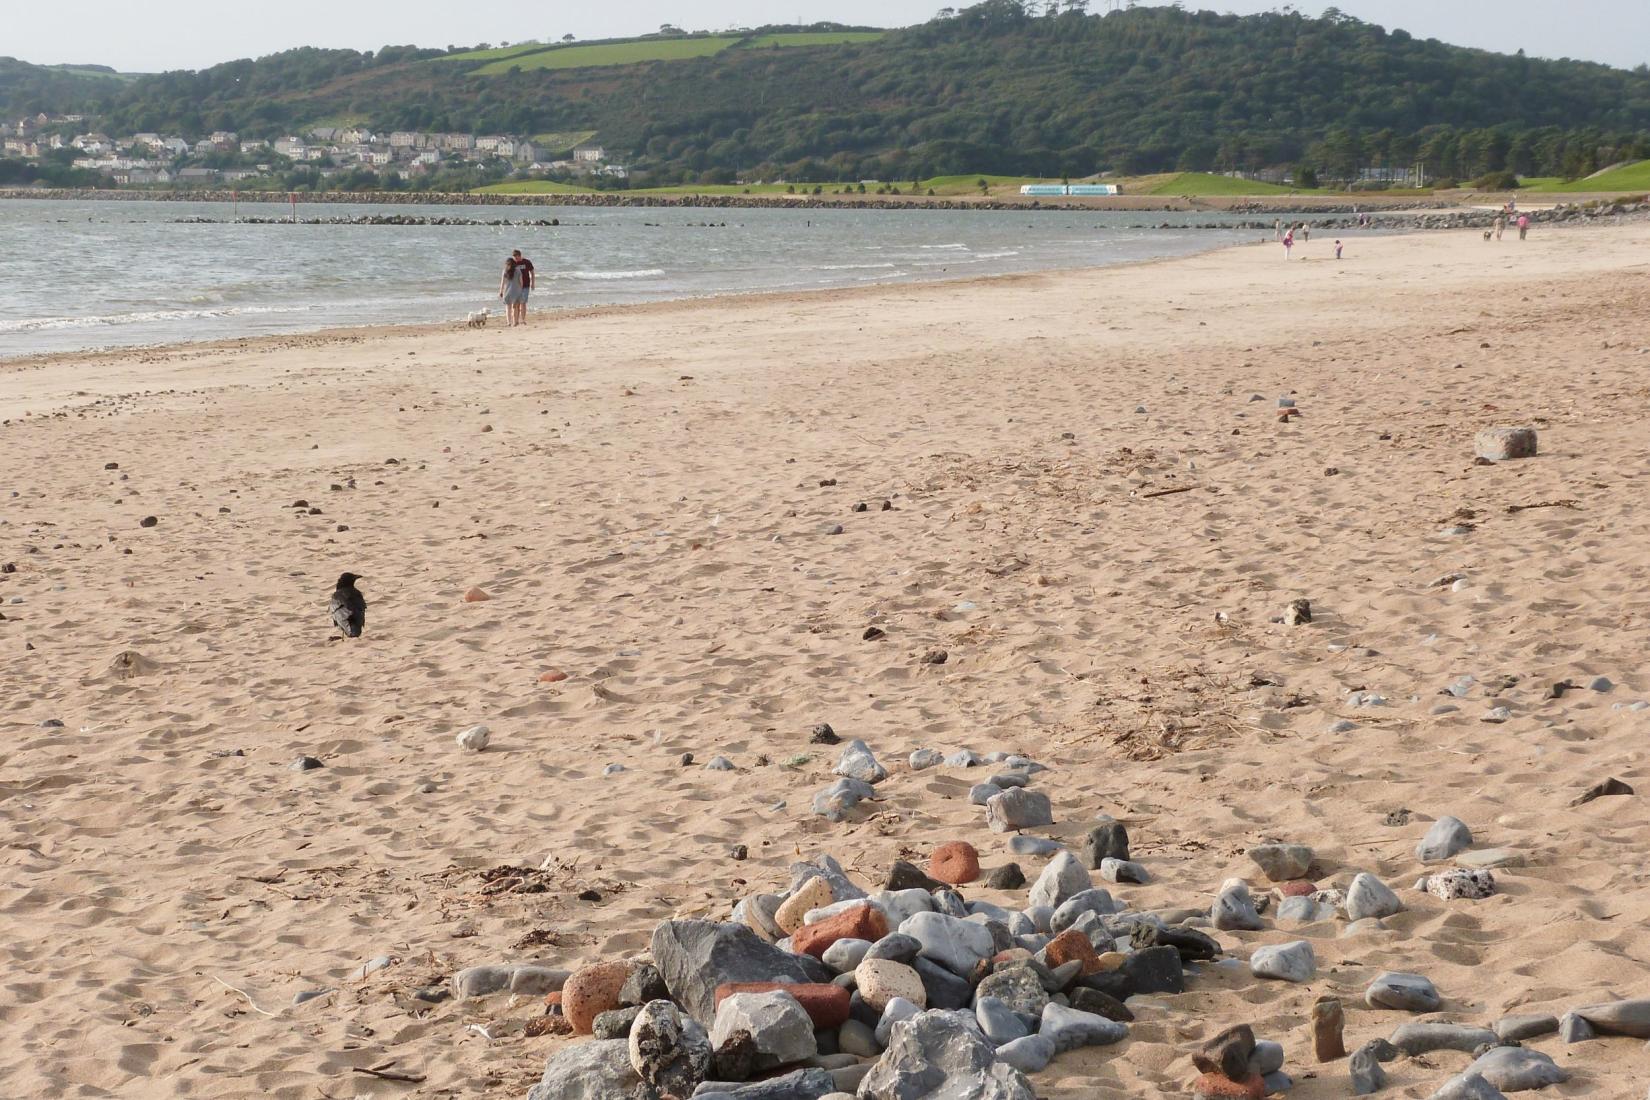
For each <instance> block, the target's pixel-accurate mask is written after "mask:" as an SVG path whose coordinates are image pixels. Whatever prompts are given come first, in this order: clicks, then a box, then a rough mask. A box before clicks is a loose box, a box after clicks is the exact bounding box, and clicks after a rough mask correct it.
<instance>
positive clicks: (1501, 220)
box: [1495, 214, 1507, 241]
mask: <svg viewBox="0 0 1650 1100" xmlns="http://www.w3.org/2000/svg"><path fill="white" fill-rule="evenodd" d="M1506 231H1507V215H1505V214H1501V215H1499V216H1498V217H1497V218H1496V219H1495V239H1496V240H1498V241H1499V240H1500V239H1501V234H1503V233H1505V232H1506Z"/></svg>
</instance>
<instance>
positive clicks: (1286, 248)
mask: <svg viewBox="0 0 1650 1100" xmlns="http://www.w3.org/2000/svg"><path fill="white" fill-rule="evenodd" d="M1294 249H1295V231H1294V230H1293V229H1291V230H1289V232H1287V233H1285V234H1284V235H1283V258H1284V260H1285V261H1287V260H1288V259H1289V253H1291V252H1293V251H1294Z"/></svg>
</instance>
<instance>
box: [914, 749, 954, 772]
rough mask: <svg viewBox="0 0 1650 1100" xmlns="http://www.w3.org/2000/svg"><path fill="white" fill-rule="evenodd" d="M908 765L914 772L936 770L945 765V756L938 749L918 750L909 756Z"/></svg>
mask: <svg viewBox="0 0 1650 1100" xmlns="http://www.w3.org/2000/svg"><path fill="white" fill-rule="evenodd" d="M908 763H909V764H910V766H911V770H912V771H914V772H922V771H927V770H928V769H929V768H937V767H939V766H940V765H941V764H943V763H945V754H944V753H942V752H940V751H939V750H938V749H918V750H917V751H916V752H914V753H912V754H911V758H910V760H909V761H908Z"/></svg>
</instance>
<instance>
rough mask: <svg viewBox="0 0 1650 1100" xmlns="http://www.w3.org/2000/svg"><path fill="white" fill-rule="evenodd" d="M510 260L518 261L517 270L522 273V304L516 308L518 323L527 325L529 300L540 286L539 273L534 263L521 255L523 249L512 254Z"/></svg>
mask: <svg viewBox="0 0 1650 1100" xmlns="http://www.w3.org/2000/svg"><path fill="white" fill-rule="evenodd" d="M510 258H511V259H512V260H514V261H516V270H517V271H519V272H521V304H520V305H518V306H517V307H516V323H517V324H519V325H525V324H526V323H527V299H528V298H529V297H531V295H532V293H533V288H534V287H536V286H538V273H537V272H535V271H534V270H533V261H532V260H529V259H528V258H527V257H526V256H523V255H522V254H521V249H519V248H518V249H516V250H515V251H514V252H512V253H510Z"/></svg>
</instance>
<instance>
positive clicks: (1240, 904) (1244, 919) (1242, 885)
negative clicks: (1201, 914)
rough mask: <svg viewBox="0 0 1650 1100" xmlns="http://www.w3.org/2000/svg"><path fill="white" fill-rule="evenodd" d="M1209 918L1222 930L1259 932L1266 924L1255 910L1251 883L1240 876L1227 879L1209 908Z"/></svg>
mask: <svg viewBox="0 0 1650 1100" xmlns="http://www.w3.org/2000/svg"><path fill="white" fill-rule="evenodd" d="M1209 920H1210V921H1212V922H1213V923H1214V926H1215V928H1216V929H1218V930H1219V931H1222V932H1258V931H1260V930H1261V929H1263V928H1265V927H1266V925H1265V923H1264V922H1262V921H1261V919H1260V914H1259V913H1258V912H1256V911H1255V899H1254V898H1253V897H1251V896H1250V894H1249V884H1248V883H1246V882H1244V881H1243V880H1242V879H1240V878H1234V879H1227V880H1226V881H1225V882H1224V883H1222V884H1221V887H1220V893H1219V894H1216V895H1215V903H1214V905H1213V906H1212V907H1211V908H1210V910H1209Z"/></svg>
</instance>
